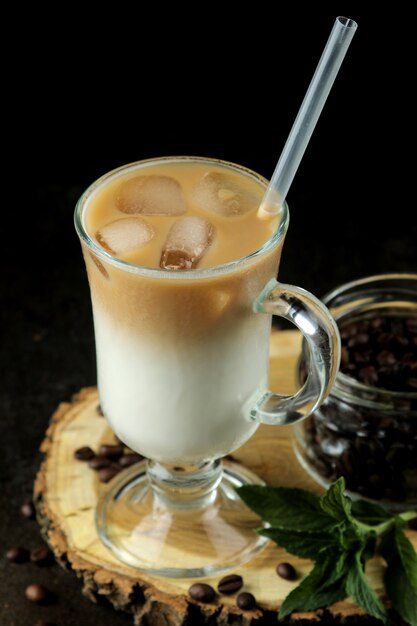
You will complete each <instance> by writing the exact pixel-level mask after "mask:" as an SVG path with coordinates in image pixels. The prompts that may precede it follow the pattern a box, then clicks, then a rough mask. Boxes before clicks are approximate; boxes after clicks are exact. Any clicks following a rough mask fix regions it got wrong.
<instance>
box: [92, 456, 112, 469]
mask: <svg viewBox="0 0 417 626" xmlns="http://www.w3.org/2000/svg"><path fill="white" fill-rule="evenodd" d="M109 465H111V461H110V459H108V458H107V457H105V456H95V457H94V458H92V459H90V461H88V467H91V469H93V470H101V469H103V468H104V467H109Z"/></svg>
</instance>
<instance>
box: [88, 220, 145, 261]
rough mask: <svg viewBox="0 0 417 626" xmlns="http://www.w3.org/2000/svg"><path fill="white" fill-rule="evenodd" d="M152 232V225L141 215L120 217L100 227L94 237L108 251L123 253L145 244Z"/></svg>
mask: <svg viewBox="0 0 417 626" xmlns="http://www.w3.org/2000/svg"><path fill="white" fill-rule="evenodd" d="M154 234H155V233H154V229H153V228H152V226H150V225H149V224H147V223H146V222H145V220H144V219H142V218H141V217H122V218H121V219H119V220H114V222H109V223H108V224H106V225H105V226H103V227H102V228H100V230H98V231H97V232H96V239H97V241H98V243H99V244H100V245H101V246H102V247H103V248H104V249H105V250H107V251H108V252H111V253H112V254H124V253H126V252H130V251H131V250H135V249H136V248H140V247H141V246H143V245H145V243H147V242H148V241H150V240H151V239H152V237H153V236H154Z"/></svg>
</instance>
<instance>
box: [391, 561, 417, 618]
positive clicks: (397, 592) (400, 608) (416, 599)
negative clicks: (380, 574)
mask: <svg viewBox="0 0 417 626" xmlns="http://www.w3.org/2000/svg"><path fill="white" fill-rule="evenodd" d="M384 584H385V589H386V591H387V594H388V597H389V599H390V600H391V602H392V605H393V607H394V609H395V610H396V611H397V613H398V614H399V615H400V616H401V617H402V618H403V620H404V621H405V622H407V623H408V624H410V626H417V593H416V592H415V591H414V589H413V588H412V586H411V585H410V582H409V580H408V578H407V574H406V572H405V570H404V567H403V565H402V563H401V559H400V558H399V557H396V558H393V559H391V560H390V562H389V563H388V567H387V569H386V571H385V575H384Z"/></svg>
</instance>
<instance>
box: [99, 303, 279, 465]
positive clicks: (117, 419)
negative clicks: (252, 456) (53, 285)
mask: <svg viewBox="0 0 417 626" xmlns="http://www.w3.org/2000/svg"><path fill="white" fill-rule="evenodd" d="M94 324H95V334H96V351H97V369H98V386H99V393H100V402H101V405H102V408H103V411H104V413H105V415H106V417H107V419H108V421H109V423H110V425H111V427H112V428H113V430H114V432H115V433H116V434H117V436H118V437H120V439H121V440H122V441H123V442H124V443H125V444H126V445H128V446H129V447H131V448H132V449H133V450H135V451H136V452H139V453H141V454H143V455H144V456H146V457H149V458H151V459H154V460H157V461H161V462H166V463H180V462H181V463H191V462H198V461H202V460H205V459H208V458H213V457H220V456H223V455H225V454H227V453H229V452H231V451H233V450H235V449H236V448H238V447H239V446H240V445H242V444H243V443H244V442H245V441H246V440H247V439H249V437H251V435H252V434H253V433H254V431H255V430H256V428H257V426H258V423H257V422H254V421H253V420H252V419H251V417H250V410H251V409H252V408H253V406H254V405H255V404H256V401H257V400H258V399H259V398H260V396H261V394H262V393H263V392H264V391H265V389H266V388H267V382H268V344H269V333H270V316H267V315H263V314H258V315H254V314H252V315H250V316H248V317H245V318H244V319H239V320H237V319H236V322H235V324H233V325H232V326H231V327H230V326H229V328H228V332H227V333H226V332H222V333H219V334H218V335H217V336H216V335H215V334H213V333H210V335H209V336H207V337H206V338H204V340H203V339H200V340H199V341H198V342H190V341H184V340H183V339H182V340H181V338H180V337H177V338H175V336H174V337H172V336H171V337H170V340H169V341H168V340H167V339H166V338H164V336H163V335H164V333H163V331H162V330H161V338H160V340H159V341H158V339H157V338H155V336H153V337H147V336H144V335H143V334H140V333H135V332H132V331H130V332H128V331H127V330H126V329H124V328H123V327H120V325H117V324H114V323H113V322H112V320H111V318H110V317H109V316H107V315H106V314H105V313H104V312H103V310H102V309H100V308H95V312H94Z"/></svg>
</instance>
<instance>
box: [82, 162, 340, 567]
mask: <svg viewBox="0 0 417 626" xmlns="http://www.w3.org/2000/svg"><path fill="white" fill-rule="evenodd" d="M196 163H197V164H201V165H203V166H205V167H206V168H207V169H208V170H210V168H214V167H216V168H219V167H220V168H221V169H222V171H224V172H225V173H228V172H230V173H233V174H234V175H238V176H239V177H241V178H242V179H243V180H249V181H250V182H251V184H253V183H255V184H256V186H257V188H258V190H259V191H260V193H261V195H263V193H264V190H265V189H266V186H267V181H266V180H265V179H264V178H262V177H261V176H259V175H258V174H256V173H254V172H252V171H250V170H248V169H246V168H244V167H242V166H239V165H235V164H232V163H227V162H223V161H218V160H212V159H204V158H199V157H167V158H160V159H149V160H146V161H140V162H137V163H133V164H130V165H127V166H124V167H121V168H119V169H116V170H114V171H112V172H110V173H108V174H106V175H104V176H103V177H102V178H100V179H99V180H98V181H96V182H95V183H93V185H91V186H90V187H89V188H88V189H87V190H86V191H85V192H84V194H83V195H82V196H81V198H80V200H79V202H78V204H77V207H76V211H75V226H76V230H77V233H78V235H79V237H80V241H81V245H82V250H83V254H84V258H85V262H86V266H87V273H88V278H89V283H90V289H91V298H92V306H93V316H94V331H95V341H96V358H97V378H98V389H99V395H100V403H101V406H102V409H103V412H104V414H105V416H106V418H107V420H108V422H109V423H110V425H111V427H112V429H113V430H114V432H115V433H116V435H117V436H118V437H119V438H120V439H121V440H122V441H123V442H124V443H125V444H126V445H127V446H129V447H130V448H132V449H133V450H134V451H136V452H138V453H140V454H142V455H143V456H144V457H146V458H147V460H146V461H144V462H142V463H140V464H137V465H135V466H133V467H131V468H129V469H127V470H125V471H123V472H121V473H120V474H119V475H118V476H117V477H115V478H114V479H113V480H112V481H111V483H110V485H109V488H108V489H107V490H105V492H104V493H103V494H102V496H101V497H100V499H99V503H98V508H97V514H96V523H97V529H98V533H99V536H100V538H101V540H102V541H103V542H104V543H105V544H106V545H107V546H108V547H109V548H110V549H111V550H112V551H113V552H114V553H115V554H116V556H117V557H118V558H119V559H120V560H121V561H123V562H124V563H127V564H129V565H131V566H133V567H136V568H138V569H140V570H143V571H146V572H148V573H152V574H158V575H166V576H179V577H184V576H203V575H208V574H213V573H216V572H220V571H225V570H227V569H229V568H231V567H235V566H237V565H238V564H240V563H243V562H245V561H247V560H249V559H250V558H251V557H252V556H253V555H254V554H255V553H256V552H257V551H258V550H260V549H261V548H262V547H263V545H264V543H265V538H263V537H260V536H259V535H257V533H256V532H255V529H256V528H258V527H259V526H260V525H261V521H260V520H259V518H258V517H257V516H256V515H254V514H253V513H252V511H250V510H249V509H248V508H247V507H246V505H244V504H243V502H242V501H241V500H240V499H239V497H238V495H237V492H236V490H235V489H236V487H239V486H241V485H244V484H251V483H254V484H263V483H262V481H261V480H260V479H259V478H258V477H257V476H255V475H254V474H252V472H250V471H249V470H248V469H246V468H244V467H242V466H240V465H238V464H236V463H232V462H230V461H220V459H221V458H222V457H224V456H225V455H227V454H229V453H230V452H233V450H235V449H236V448H238V447H239V446H241V445H242V444H243V443H244V442H245V441H247V440H248V439H249V438H250V437H251V436H252V435H253V433H254V432H255V430H256V429H257V427H258V426H259V424H260V423H267V424H276V425H286V424H293V423H295V422H297V421H299V420H301V419H303V418H305V417H307V416H308V415H310V414H311V413H312V412H313V411H314V410H315V409H316V408H317V407H318V406H320V404H321V403H322V402H323V400H324V399H325V398H326V396H327V395H328V393H329V391H330V389H331V387H332V384H333V382H334V379H335V377H336V374H337V371H338V367H339V354H340V338H339V334H338V331H337V327H336V324H335V322H334V320H333V317H332V316H331V315H330V313H329V312H328V310H327V308H326V307H325V306H324V305H323V304H322V303H321V302H320V301H319V300H318V299H316V298H315V297H314V296H313V295H311V294H310V293H308V292H307V291H305V290H303V289H301V288H299V287H294V286H290V285H284V284H280V283H278V282H277V281H276V276H277V271H278V264H279V259H280V254H281V249H282V245H283V242H284V238H285V234H286V231H287V228H288V221H289V214H288V207H287V205H286V204H285V203H284V205H283V207H282V211H281V214H280V216H279V218H278V220H277V222H278V223H277V228H276V230H275V232H274V234H273V235H272V236H271V237H270V238H269V240H268V241H267V242H266V243H265V244H264V245H263V246H262V247H261V248H259V249H258V250H256V251H255V252H253V253H251V254H249V255H247V256H245V257H244V258H238V259H236V260H234V261H232V262H229V263H225V264H222V265H217V266H213V267H207V268H200V269H198V268H197V269H190V270H177V271H175V270H174V271H173V270H167V269H160V268H154V267H144V266H140V265H136V264H133V263H130V262H127V261H123V260H121V259H119V258H117V257H116V256H115V255H113V254H111V253H110V252H107V251H106V250H105V249H104V248H103V247H101V246H99V245H98V244H97V242H96V241H95V239H94V238H93V237H92V236H91V235H90V234H89V233H88V232H87V229H86V219H85V216H86V213H87V212H88V210H89V207H90V205H91V202H92V201H94V199H95V197H96V194H97V192H98V191H99V190H102V189H103V188H104V187H105V186H108V185H109V184H113V183H114V182H115V180H117V179H118V178H120V177H123V176H126V174H128V175H130V174H138V173H139V174H141V175H142V174H144V173H145V174H146V173H148V172H149V171H151V169H149V168H152V167H154V166H155V165H161V164H162V165H168V166H169V165H172V164H180V165H181V166H187V165H188V166H192V165H193V164H196ZM145 217H146V216H145ZM272 315H278V316H281V317H283V318H285V319H287V320H289V321H291V322H292V323H293V324H295V326H297V327H298V328H299V329H300V330H301V332H302V333H303V335H304V337H305V340H306V343H307V346H308V349H309V350H310V355H311V358H310V359H309V372H308V377H307V379H306V382H305V384H304V386H303V387H302V388H301V389H299V390H298V391H297V393H295V394H294V395H291V396H288V395H279V394H275V393H272V392H271V391H269V390H268V387H267V385H268V362H269V336H270V330H271V321H272ZM278 453H279V451H278Z"/></svg>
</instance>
